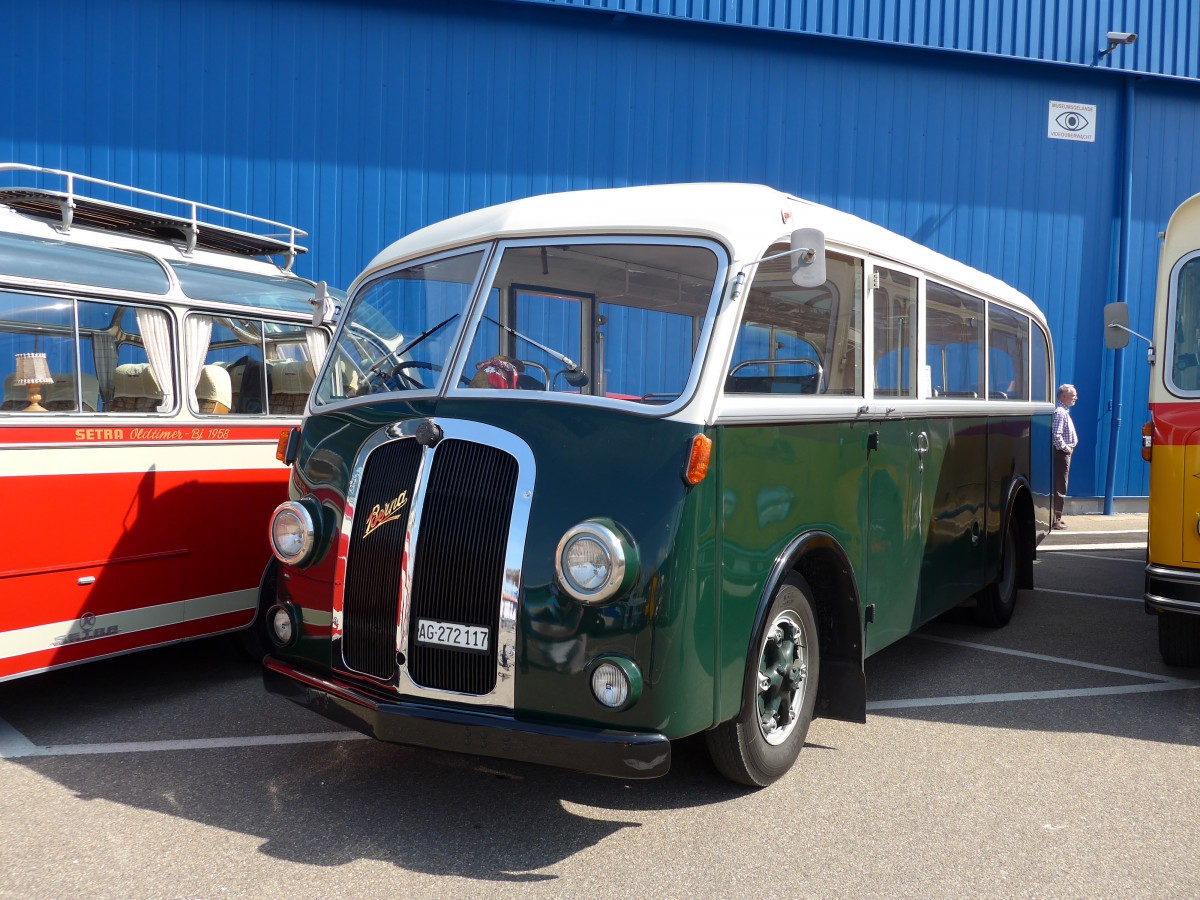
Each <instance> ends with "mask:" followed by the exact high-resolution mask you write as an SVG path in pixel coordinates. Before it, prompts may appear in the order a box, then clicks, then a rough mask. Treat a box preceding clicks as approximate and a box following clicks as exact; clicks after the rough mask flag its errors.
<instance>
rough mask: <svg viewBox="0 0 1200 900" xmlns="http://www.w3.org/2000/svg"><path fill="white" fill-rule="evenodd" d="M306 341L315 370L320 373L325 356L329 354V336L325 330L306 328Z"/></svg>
mask: <svg viewBox="0 0 1200 900" xmlns="http://www.w3.org/2000/svg"><path fill="white" fill-rule="evenodd" d="M304 339H305V340H306V341H307V342H308V358H309V359H311V360H312V364H313V368H314V369H316V370H317V371H320V369H321V364H322V363H324V362H325V354H326V353H328V352H329V335H327V334H326V333H325V329H323V328H306V329H305V330H304Z"/></svg>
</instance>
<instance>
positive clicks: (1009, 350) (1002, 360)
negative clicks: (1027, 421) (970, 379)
mask: <svg viewBox="0 0 1200 900" xmlns="http://www.w3.org/2000/svg"><path fill="white" fill-rule="evenodd" d="M1028 359H1029V319H1028V318H1027V317H1025V316H1023V315H1021V314H1020V313H1017V312H1013V311H1012V310H1009V309H1005V308H1004V307H1003V306H999V305H997V304H995V303H989V304H988V397H990V398H991V399H993V400H1025V399H1028V397H1029V375H1028V372H1026V361H1027V360H1028Z"/></svg>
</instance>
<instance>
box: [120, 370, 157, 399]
mask: <svg viewBox="0 0 1200 900" xmlns="http://www.w3.org/2000/svg"><path fill="white" fill-rule="evenodd" d="M113 396H114V397H153V398H155V399H157V400H161V399H163V392H162V389H161V388H160V387H159V386H158V380H157V379H156V378H155V377H154V372H153V370H151V368H150V363H124V364H122V365H119V366H117V370H116V372H115V377H114V378H113Z"/></svg>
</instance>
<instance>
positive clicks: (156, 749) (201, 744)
mask: <svg viewBox="0 0 1200 900" xmlns="http://www.w3.org/2000/svg"><path fill="white" fill-rule="evenodd" d="M3 724H4V723H3V722H2V721H0V725H3ZM10 730H11V729H10ZM13 734H17V736H18V737H19V738H21V740H22V741H24V744H23V745H17V744H15V743H14V745H13V746H12V748H11V751H12V752H6V751H8V750H9V749H10V748H9V747H8V746H7V744H6V743H5V740H4V732H3V730H0V758H4V759H11V758H13V757H17V756H103V755H106V754H113V753H161V752H163V751H167V750H224V749H228V748H235V747H266V746H274V745H277V744H317V743H325V742H331V741H369V740H371V738H369V737H367V736H366V735H365V734H360V733H359V732H357V731H323V732H316V733H313V734H267V735H251V736H249V737H229V738H193V739H191V740H181V741H130V742H126V743H119V744H56V745H52V746H49V747H39V746H37V745H36V744H33V743H31V742H30V741H28V740H25V738H24V736H22V735H20V734H18V733H17V732H15V731H13Z"/></svg>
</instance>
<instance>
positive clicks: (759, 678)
mask: <svg viewBox="0 0 1200 900" xmlns="http://www.w3.org/2000/svg"><path fill="white" fill-rule="evenodd" d="M814 609H815V604H814V602H813V595H812V591H811V590H810V589H809V586H808V582H806V581H805V580H804V579H803V578H801V577H800V576H799V575H797V574H795V573H794V572H793V573H790V574H789V575H788V576H787V577H786V578H784V580H783V581H782V582H781V583H780V585H779V587H778V588H776V589H775V594H774V596H773V597H772V598H771V606H770V608H769V609H768V611H767V615H766V617H765V618H764V619H763V626H762V631H761V633H760V634H758V635H756V637H755V643H754V645H753V646H754V648H755V649H754V651H753V652H752V653H751V655H750V658H749V659H748V660H747V661H746V677H745V687H744V689H743V694H742V710H741V713H739V715H738V717H737V718H736V719H731V720H730V721H728V722H723V723H722V724H720V725H718V726H717V727H716V728H714V729H713V730H712V731H709V732H707V733H706V734H705V738H706V740H707V742H708V752H709V755H710V756H711V757H712V761H713V764H714V765H716V767H717V770H718V771H720V773H721V774H722V775H724V776H725V777H726V778H728V779H729V780H730V781H735V782H737V783H738V784H744V785H747V786H748V787H766V786H767V785H768V784H771V783H772V782H773V781H776V780H777V779H778V778H780V777H781V776H782V775H784V774H785V773H786V772H787V771H788V769H790V768H791V767H792V764H793V763H794V762H795V761H796V757H797V756H798V755H799V753H800V750H801V749H802V748H803V747H804V738H805V737H806V736H807V734H808V726H809V724H810V723H811V722H812V716H813V708H814V706H815V705H816V700H817V684H818V680H819V678H820V673H821V650H820V644H819V643H818V640H817V620H816V616H815V614H814ZM780 719H782V720H783V722H782V723H781V722H780Z"/></svg>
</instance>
